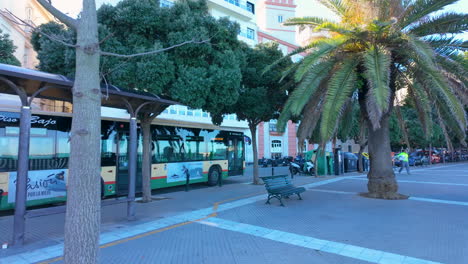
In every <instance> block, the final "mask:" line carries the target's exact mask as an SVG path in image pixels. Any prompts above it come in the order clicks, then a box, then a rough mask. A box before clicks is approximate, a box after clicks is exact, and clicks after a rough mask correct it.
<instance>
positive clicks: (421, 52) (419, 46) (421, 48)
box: [408, 35, 435, 68]
mask: <svg viewBox="0 0 468 264" xmlns="http://www.w3.org/2000/svg"><path fill="white" fill-rule="evenodd" d="M408 44H409V45H408V50H409V51H410V52H413V53H414V54H413V55H412V56H413V59H417V60H418V61H419V63H424V64H425V65H426V67H429V68H434V67H435V64H434V59H435V54H434V50H433V49H432V47H431V46H430V45H429V44H428V43H426V42H425V41H423V40H420V39H418V38H417V37H414V36H411V35H408Z"/></svg>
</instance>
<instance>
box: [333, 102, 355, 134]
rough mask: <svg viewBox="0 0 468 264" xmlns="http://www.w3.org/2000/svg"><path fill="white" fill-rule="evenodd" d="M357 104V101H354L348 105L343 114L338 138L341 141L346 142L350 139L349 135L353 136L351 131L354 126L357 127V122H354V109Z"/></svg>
mask: <svg viewBox="0 0 468 264" xmlns="http://www.w3.org/2000/svg"><path fill="white" fill-rule="evenodd" d="M355 103H356V100H354V99H352V98H351V100H350V101H349V102H348V103H347V104H346V106H345V107H344V110H343V114H342V116H341V118H340V124H339V127H338V132H337V134H338V138H339V139H341V140H342V141H346V140H347V139H349V135H350V134H351V131H352V130H353V128H354V126H356V125H357V124H356V122H355V120H354V113H353V107H354V104H355Z"/></svg>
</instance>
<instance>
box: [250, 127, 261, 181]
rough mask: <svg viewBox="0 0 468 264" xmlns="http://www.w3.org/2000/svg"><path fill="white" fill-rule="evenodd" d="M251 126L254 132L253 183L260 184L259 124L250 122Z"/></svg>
mask: <svg viewBox="0 0 468 264" xmlns="http://www.w3.org/2000/svg"><path fill="white" fill-rule="evenodd" d="M249 128H250V133H251V134H252V149H253V184H260V178H259V177H258V150H257V125H253V124H252V125H250V124H249Z"/></svg>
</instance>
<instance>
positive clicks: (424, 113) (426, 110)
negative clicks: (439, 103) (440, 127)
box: [407, 82, 432, 139]
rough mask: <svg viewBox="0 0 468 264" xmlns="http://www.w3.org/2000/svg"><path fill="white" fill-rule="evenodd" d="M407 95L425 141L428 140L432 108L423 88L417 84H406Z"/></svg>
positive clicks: (430, 129)
mask: <svg viewBox="0 0 468 264" xmlns="http://www.w3.org/2000/svg"><path fill="white" fill-rule="evenodd" d="M407 85H408V94H409V95H410V98H411V99H412V101H413V104H414V107H415V108H416V113H417V114H418V119H419V122H421V126H422V128H423V131H424V135H425V137H426V139H429V138H430V137H431V134H432V117H431V114H432V107H431V102H430V100H429V97H428V95H427V94H426V92H425V91H424V88H423V87H422V86H421V84H420V83H418V82H407Z"/></svg>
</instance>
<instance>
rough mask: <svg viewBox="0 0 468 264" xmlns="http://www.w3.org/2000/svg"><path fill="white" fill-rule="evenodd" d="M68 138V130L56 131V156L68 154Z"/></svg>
mask: <svg viewBox="0 0 468 264" xmlns="http://www.w3.org/2000/svg"><path fill="white" fill-rule="evenodd" d="M68 139H69V138H68V132H63V131H57V158H68V157H69V156H70V143H69V142H68Z"/></svg>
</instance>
